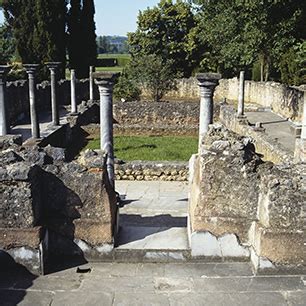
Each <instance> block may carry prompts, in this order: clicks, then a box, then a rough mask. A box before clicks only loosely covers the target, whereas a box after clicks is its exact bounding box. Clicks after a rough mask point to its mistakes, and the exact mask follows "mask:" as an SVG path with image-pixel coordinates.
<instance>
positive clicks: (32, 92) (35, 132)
mask: <svg viewBox="0 0 306 306" xmlns="http://www.w3.org/2000/svg"><path fill="white" fill-rule="evenodd" d="M29 98H30V115H31V129H32V137H33V138H35V139H36V138H39V137H40V131H39V122H38V116H37V110H36V84H35V77H34V73H33V72H31V73H29Z"/></svg>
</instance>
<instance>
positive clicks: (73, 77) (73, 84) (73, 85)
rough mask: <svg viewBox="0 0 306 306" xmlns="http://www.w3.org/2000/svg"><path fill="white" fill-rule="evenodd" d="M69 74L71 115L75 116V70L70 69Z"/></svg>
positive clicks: (76, 110) (76, 108)
mask: <svg viewBox="0 0 306 306" xmlns="http://www.w3.org/2000/svg"><path fill="white" fill-rule="evenodd" d="M70 73H71V80H70V84H71V86H70V87H71V114H72V115H75V114H77V112H78V107H77V102H76V93H75V92H76V89H75V85H76V76H75V70H74V69H71V71H70Z"/></svg>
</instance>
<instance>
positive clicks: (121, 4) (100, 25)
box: [0, 0, 159, 36]
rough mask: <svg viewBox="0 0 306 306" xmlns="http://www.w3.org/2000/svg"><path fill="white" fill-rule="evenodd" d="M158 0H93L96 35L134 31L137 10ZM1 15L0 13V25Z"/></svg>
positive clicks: (150, 5)
mask: <svg viewBox="0 0 306 306" xmlns="http://www.w3.org/2000/svg"><path fill="white" fill-rule="evenodd" d="M158 2H159V0H111V1H110V0H95V6H96V15H95V21H96V27H97V31H96V33H97V35H122V36H125V35H126V33H127V32H133V31H135V30H136V21H137V16H138V12H139V10H141V11H142V10H144V9H146V8H147V7H152V6H155V5H156V4H157V3H158ZM2 22H3V14H2V12H0V23H2Z"/></svg>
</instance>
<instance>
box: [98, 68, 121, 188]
mask: <svg viewBox="0 0 306 306" xmlns="http://www.w3.org/2000/svg"><path fill="white" fill-rule="evenodd" d="M117 75H118V74H115V73H105V72H95V73H93V77H94V79H95V83H96V84H97V85H98V86H99V92H100V143H101V145H100V148H101V150H103V151H104V152H105V153H106V154H107V161H106V166H107V173H108V178H109V181H110V183H111V184H112V186H113V187H114V185H115V173H114V142H113V85H114V80H115V78H116V77H117Z"/></svg>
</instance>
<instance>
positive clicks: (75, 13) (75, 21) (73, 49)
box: [67, 0, 82, 72]
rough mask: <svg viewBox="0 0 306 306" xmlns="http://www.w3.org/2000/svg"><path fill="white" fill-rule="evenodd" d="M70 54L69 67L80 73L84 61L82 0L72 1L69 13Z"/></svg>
mask: <svg viewBox="0 0 306 306" xmlns="http://www.w3.org/2000/svg"><path fill="white" fill-rule="evenodd" d="M67 21H68V54H69V67H70V68H73V69H76V70H77V72H78V67H79V63H80V62H81V61H82V52H80V49H81V39H80V33H81V0H70V9H69V12H68V19H67Z"/></svg>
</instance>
